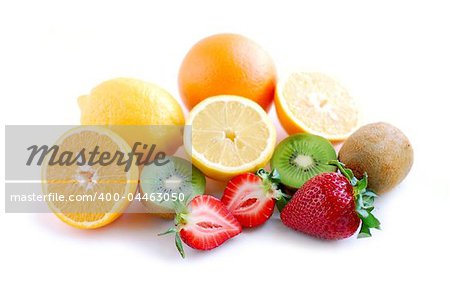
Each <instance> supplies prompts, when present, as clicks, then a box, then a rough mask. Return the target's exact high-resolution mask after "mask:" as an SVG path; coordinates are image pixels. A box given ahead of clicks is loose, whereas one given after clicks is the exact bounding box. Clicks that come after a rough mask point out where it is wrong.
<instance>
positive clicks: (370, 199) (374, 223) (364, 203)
mask: <svg viewBox="0 0 450 300" xmlns="http://www.w3.org/2000/svg"><path fill="white" fill-rule="evenodd" d="M329 164H330V165H335V166H337V167H338V169H339V171H340V172H341V174H342V175H343V176H345V177H346V178H347V180H348V181H349V182H350V184H351V185H352V186H353V194H354V196H355V209H356V213H357V214H358V216H359V218H360V219H361V221H362V225H361V229H360V232H359V234H358V238H362V237H370V236H372V234H371V233H370V229H372V228H375V229H380V221H379V220H378V219H377V218H375V216H374V215H373V214H372V211H373V209H374V206H373V205H374V202H375V198H376V197H377V194H375V193H374V192H372V191H370V190H367V185H368V177H367V173H364V176H363V178H362V179H359V180H358V179H357V178H356V177H355V175H354V174H353V172H352V170H350V169H348V168H345V165H344V164H343V163H341V162H339V161H337V160H333V161H330V162H329Z"/></svg>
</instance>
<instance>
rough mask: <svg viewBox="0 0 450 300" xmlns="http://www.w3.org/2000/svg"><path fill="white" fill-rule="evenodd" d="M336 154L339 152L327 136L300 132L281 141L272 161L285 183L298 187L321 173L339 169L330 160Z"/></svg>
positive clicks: (272, 165)
mask: <svg viewBox="0 0 450 300" xmlns="http://www.w3.org/2000/svg"><path fill="white" fill-rule="evenodd" d="M336 157H337V156H336V151H335V150H334V148H333V145H332V144H331V143H330V142H329V141H328V140H327V139H325V138H323V137H320V136H317V135H312V134H307V133H300V134H295V135H291V136H289V137H287V138H286V139H284V140H283V141H281V142H280V143H279V144H278V146H277V147H276V148H275V151H274V154H273V156H272V160H271V162H270V164H271V167H272V169H276V170H277V171H278V173H279V174H280V180H281V183H283V184H284V185H286V186H287V187H290V188H295V189H297V188H299V187H301V186H302V185H303V184H304V183H305V182H306V181H308V180H309V179H311V178H312V177H314V176H316V175H318V174H320V173H324V172H335V171H336V166H332V165H329V164H328V162H329V161H331V160H335V159H336Z"/></svg>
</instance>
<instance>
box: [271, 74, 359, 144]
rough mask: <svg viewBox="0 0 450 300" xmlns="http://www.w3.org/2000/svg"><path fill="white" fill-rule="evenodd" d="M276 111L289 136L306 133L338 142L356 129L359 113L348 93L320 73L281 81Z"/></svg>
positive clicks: (298, 75) (296, 75)
mask: <svg viewBox="0 0 450 300" xmlns="http://www.w3.org/2000/svg"><path fill="white" fill-rule="evenodd" d="M275 107H276V110H277V114H278V118H279V119H280V123H281V125H282V126H283V127H284V129H285V130H286V131H287V132H288V133H289V134H294V133H300V132H307V133H311V134H315V135H320V136H323V137H325V138H326V139H328V140H330V141H333V142H338V141H342V140H345V139H346V138H347V137H348V136H350V134H352V132H353V131H355V130H356V129H357V127H358V109H357V107H356V104H355V102H354V100H353V98H352V96H351V95H350V93H349V92H348V91H347V89H346V88H345V87H344V86H343V85H341V84H340V83H339V82H338V81H336V80H335V79H334V78H332V77H330V76H328V75H325V74H321V73H307V72H295V73H292V74H290V75H289V76H288V77H287V79H286V80H283V81H280V82H279V83H278V84H277V88H276V93H275Z"/></svg>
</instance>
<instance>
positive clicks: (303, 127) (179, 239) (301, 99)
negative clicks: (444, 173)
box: [42, 34, 413, 257]
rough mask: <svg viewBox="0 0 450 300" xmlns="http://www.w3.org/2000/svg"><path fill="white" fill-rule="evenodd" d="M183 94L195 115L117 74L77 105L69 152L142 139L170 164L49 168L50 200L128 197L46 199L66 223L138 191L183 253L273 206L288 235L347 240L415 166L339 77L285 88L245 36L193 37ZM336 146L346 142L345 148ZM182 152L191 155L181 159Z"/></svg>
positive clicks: (104, 218)
mask: <svg viewBox="0 0 450 300" xmlns="http://www.w3.org/2000/svg"><path fill="white" fill-rule="evenodd" d="M178 86H179V93H180V96H181V99H182V101H183V103H184V105H185V107H186V108H187V109H189V110H190V112H189V115H188V117H187V118H186V119H185V117H184V115H183V110H182V108H181V106H180V104H179V102H178V101H177V100H176V99H175V98H174V97H173V96H171V94H170V93H169V92H167V91H165V90H164V89H163V88H161V87H159V86H157V85H155V84H152V83H148V82H145V81H141V80H137V79H131V78H117V79H112V80H108V81H105V82H103V83H101V84H100V85H98V86H97V87H95V88H94V89H93V90H92V91H91V93H90V94H89V95H85V96H81V97H80V98H79V106H80V109H81V124H82V125H85V126H81V127H78V128H75V129H73V130H71V131H69V132H67V133H66V134H64V135H63V136H62V137H61V138H60V139H59V140H58V141H57V142H56V144H57V145H59V147H60V148H62V149H64V150H67V151H72V152H75V153H78V152H79V151H81V149H82V148H86V147H87V146H98V147H99V148H100V149H101V150H103V151H107V152H109V153H114V152H117V151H122V153H130V151H131V149H133V150H134V149H135V146H136V145H140V146H142V149H141V150H143V152H144V153H145V154H149V155H151V154H152V153H153V151H154V149H148V148H146V146H143V145H144V144H156V145H157V148H158V150H161V151H164V152H165V154H167V157H166V161H165V163H164V164H161V165H158V164H156V163H155V164H149V163H140V162H139V161H140V160H139V159H137V158H134V159H133V164H131V165H130V166H129V168H125V169H124V168H123V166H118V165H115V164H108V165H102V166H95V165H92V164H87V163H86V162H84V163H77V164H75V165H50V164H46V165H45V167H44V168H43V173H42V174H43V182H44V184H43V188H44V193H51V192H58V193H60V194H63V195H65V196H67V197H69V196H70V195H78V196H80V195H97V193H101V194H103V193H114V195H119V197H117V199H116V201H112V202H104V201H92V202H63V203H49V205H50V207H51V209H52V210H53V211H54V212H55V213H56V214H57V216H58V217H59V218H60V219H61V220H63V221H64V222H66V223H67V224H69V225H73V226H75V227H78V228H97V227H101V226H105V225H107V224H109V223H110V222H112V221H113V220H114V219H116V218H117V217H118V216H120V214H121V213H123V212H124V211H125V209H126V207H127V205H128V203H129V201H128V198H130V197H129V196H127V195H130V194H131V195H132V198H133V199H134V200H136V199H137V200H139V201H140V202H141V203H142V204H144V206H145V207H146V209H147V210H148V211H149V212H150V213H152V214H154V215H156V216H162V217H164V218H171V219H172V218H173V219H174V227H172V228H170V229H169V230H168V231H167V232H166V233H173V234H175V242H176V247H177V248H178V250H179V252H180V253H181V255H182V256H183V257H184V255H185V251H184V249H183V243H184V244H186V245H188V246H190V247H191V248H194V249H199V250H210V249H213V248H215V247H217V246H219V245H221V244H222V243H224V242H225V241H227V240H229V239H230V238H232V237H234V236H237V235H238V234H239V233H241V232H242V230H243V228H251V227H257V226H261V225H263V224H264V223H265V222H267V220H269V219H270V217H271V216H272V214H273V212H274V211H275V208H277V209H278V210H279V211H280V218H281V221H282V222H283V224H285V225H286V226H287V227H290V228H292V229H294V230H297V231H300V232H303V233H305V234H308V235H311V236H314V237H317V238H322V239H343V238H347V237H349V236H352V235H353V234H354V233H355V232H356V231H358V229H359V235H358V236H359V237H366V236H370V235H371V231H370V230H371V229H373V228H376V229H379V228H380V222H379V221H378V219H377V218H376V217H375V216H374V215H373V210H374V203H375V199H376V197H377V193H378V194H381V193H385V192H387V191H389V190H391V189H392V188H394V187H395V186H396V185H398V184H399V183H400V182H401V181H402V180H403V179H404V178H405V177H406V176H407V174H408V172H409V171H410V169H411V166H412V163H413V150H412V147H411V144H410V142H409V140H408V138H407V137H406V136H405V135H404V134H403V133H402V132H401V131H400V130H399V129H398V128H396V127H394V126H393V125H390V124H387V123H374V124H368V125H365V126H363V127H361V128H359V124H360V123H361V120H360V119H359V113H358V109H357V105H356V102H355V100H354V99H353V97H352V96H351V94H350V93H349V91H348V90H347V89H346V88H345V87H344V86H343V85H342V84H341V83H340V82H339V81H337V80H336V79H334V78H333V77H331V76H329V75H326V74H322V73H317V72H302V71H298V72H293V73H291V74H286V76H282V79H280V80H279V79H278V77H277V73H276V69H275V64H274V62H273V60H272V59H271V57H270V56H269V54H268V53H267V52H266V51H265V50H264V49H263V48H262V47H261V46H259V45H258V44H257V43H256V42H254V41H252V40H250V39H248V38H246V37H244V36H241V35H237V34H218V35H213V36H210V37H207V38H205V39H203V40H201V41H199V42H198V43H196V44H195V45H194V46H193V47H192V48H191V49H190V50H189V51H188V53H187V54H186V56H185V58H184V60H183V61H182V64H181V66H180V69H179V74H178ZM272 103H275V109H276V112H277V116H278V120H279V122H280V124H281V125H282V127H283V128H284V129H285V131H286V132H287V133H288V135H289V136H288V137H286V138H285V139H283V140H282V141H281V142H280V143H279V144H277V143H276V141H277V137H276V130H275V126H274V123H273V121H274V120H272V119H271V118H270V117H269V116H268V114H267V112H268V111H269V110H270V109H271V106H272ZM155 126H157V128H158V129H157V130H155V129H154V128H155ZM177 126H178V127H180V128H178V129H182V130H177ZM174 128H175V129H174ZM337 142H344V144H343V146H342V148H341V150H340V151H339V153H336V151H335V149H334V146H333V143H337ZM181 144H183V147H181V148H180V146H181ZM183 148H184V150H183V152H184V156H185V158H182V157H178V156H174V153H176V151H177V150H178V152H177V153H179V152H180V151H179V150H180V149H183ZM131 153H132V152H131ZM182 156H183V155H182ZM155 161H156V159H155ZM155 161H153V162H155ZM134 162H135V163H134ZM206 177H208V178H210V179H212V180H216V181H222V182H225V183H226V185H225V189H224V191H223V193H222V195H221V197H220V199H219V198H216V197H214V196H212V195H206V194H205V190H207V185H208V182H209V181H207V180H206ZM149 195H150V196H149ZM155 195H158V196H155ZM174 195H175V196H174ZM166 196H167V197H166ZM97 200H98V199H97Z"/></svg>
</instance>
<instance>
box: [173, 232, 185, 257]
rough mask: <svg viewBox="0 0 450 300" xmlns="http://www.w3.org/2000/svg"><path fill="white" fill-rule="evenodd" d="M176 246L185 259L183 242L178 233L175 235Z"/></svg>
mask: <svg viewBox="0 0 450 300" xmlns="http://www.w3.org/2000/svg"><path fill="white" fill-rule="evenodd" d="M175 246H176V247H177V249H178V252H180V255H181V257H182V258H185V257H186V256H185V253H184V248H183V243H182V242H181V238H180V234H179V233H178V232H177V233H176V234H175Z"/></svg>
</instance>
